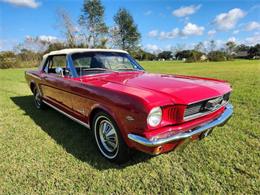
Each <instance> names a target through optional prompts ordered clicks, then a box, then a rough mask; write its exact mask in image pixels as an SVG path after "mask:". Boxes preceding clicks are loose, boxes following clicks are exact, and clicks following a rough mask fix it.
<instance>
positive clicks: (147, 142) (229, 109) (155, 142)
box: [128, 104, 233, 147]
mask: <svg viewBox="0 0 260 195" xmlns="http://www.w3.org/2000/svg"><path fill="white" fill-rule="evenodd" d="M232 114H233V106H232V105H231V104H228V105H227V106H226V110H225V111H224V112H223V114H222V115H221V116H219V117H218V118H216V119H214V120H213V121H211V122H209V123H206V124H204V125H202V126H199V127H197V128H195V129H190V130H188V131H186V132H182V133H178V134H175V135H173V136H170V137H167V138H157V139H156V138H150V139H147V138H145V137H142V136H139V135H135V134H128V138H129V139H130V140H132V141H134V142H137V143H139V144H141V145H144V146H148V147H155V146H159V145H163V144H166V143H169V142H172V141H176V140H181V139H186V138H189V137H191V136H193V135H196V134H199V133H202V132H204V131H207V130H208V129H211V128H213V127H216V126H221V125H223V124H225V123H226V122H227V121H228V119H229V118H230V117H231V116H232Z"/></svg>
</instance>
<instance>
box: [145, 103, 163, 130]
mask: <svg viewBox="0 0 260 195" xmlns="http://www.w3.org/2000/svg"><path fill="white" fill-rule="evenodd" d="M161 120H162V109H161V108H160V107H155V108H153V109H152V110H151V111H150V113H149V115H148V117H147V123H148V124H149V125H150V126H151V127H156V126H158V125H159V124H160V122H161Z"/></svg>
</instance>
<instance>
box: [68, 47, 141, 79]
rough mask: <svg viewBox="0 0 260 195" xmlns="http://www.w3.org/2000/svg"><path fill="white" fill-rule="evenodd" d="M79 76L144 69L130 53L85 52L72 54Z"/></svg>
mask: <svg viewBox="0 0 260 195" xmlns="http://www.w3.org/2000/svg"><path fill="white" fill-rule="evenodd" d="M72 60H73V65H74V67H75V69H76V71H77V73H78V76H83V75H89V74H99V73H104V72H109V71H140V70H144V69H143V68H142V67H141V66H140V65H139V64H138V63H137V62H136V61H135V60H134V59H133V58H132V57H131V56H130V55H129V54H126V53H119V52H85V53H77V54H73V55H72Z"/></svg>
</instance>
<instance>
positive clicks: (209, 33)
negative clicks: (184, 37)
mask: <svg viewBox="0 0 260 195" xmlns="http://www.w3.org/2000/svg"><path fill="white" fill-rule="evenodd" d="M214 34H216V30H209V31H208V35H209V36H213V35H214Z"/></svg>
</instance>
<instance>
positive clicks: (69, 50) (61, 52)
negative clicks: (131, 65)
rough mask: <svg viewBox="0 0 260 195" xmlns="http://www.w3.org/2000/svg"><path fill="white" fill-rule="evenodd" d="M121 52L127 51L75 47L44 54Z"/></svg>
mask: <svg viewBox="0 0 260 195" xmlns="http://www.w3.org/2000/svg"><path fill="white" fill-rule="evenodd" d="M95 51H96V52H119V53H127V52H126V51H124V50H119V49H85V48H73V49H62V50H57V51H52V52H50V53H47V54H45V55H44V57H47V56H49V55H62V54H65V55H66V54H73V53H82V52H95Z"/></svg>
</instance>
